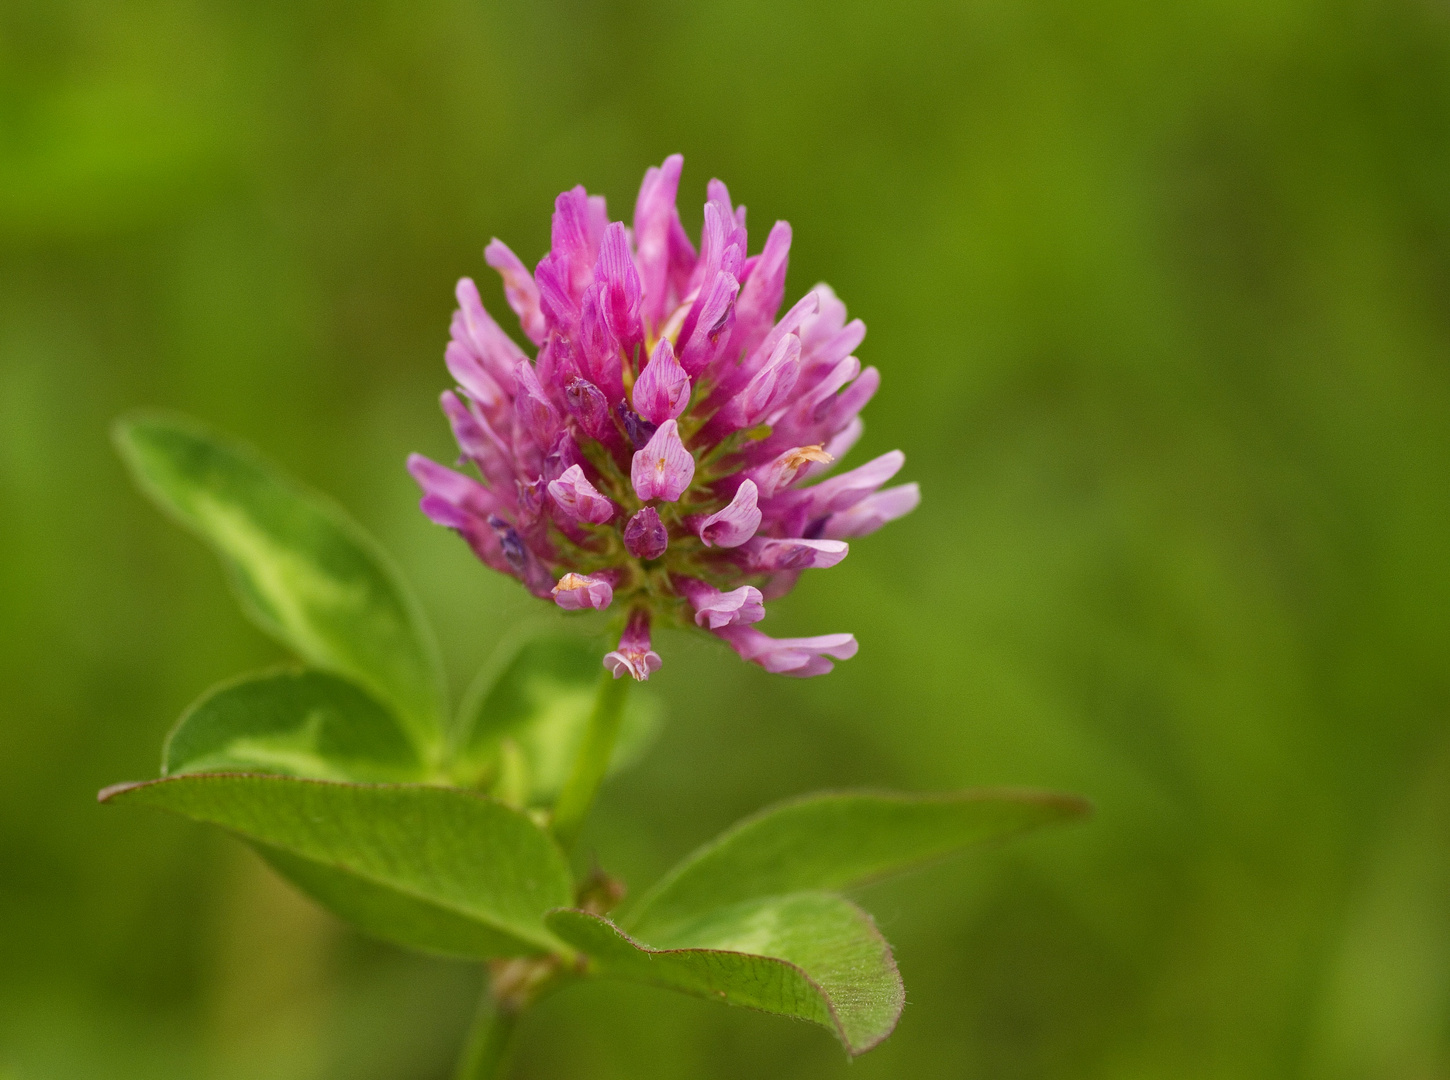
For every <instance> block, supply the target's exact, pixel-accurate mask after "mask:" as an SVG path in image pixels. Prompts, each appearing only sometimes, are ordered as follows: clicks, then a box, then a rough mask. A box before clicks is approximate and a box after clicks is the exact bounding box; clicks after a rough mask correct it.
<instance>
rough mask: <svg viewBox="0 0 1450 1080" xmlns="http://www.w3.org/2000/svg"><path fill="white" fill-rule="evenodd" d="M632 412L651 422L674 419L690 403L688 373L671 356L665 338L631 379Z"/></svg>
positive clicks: (668, 343)
mask: <svg viewBox="0 0 1450 1080" xmlns="http://www.w3.org/2000/svg"><path fill="white" fill-rule="evenodd" d="M631 400H632V401H633V402H634V411H635V412H637V413H639V415H640V416H642V417H644V418H645V419H646V420H648V421H649V422H650V423H651V424H663V423H664V422H665V421H666V420H676V419H678V418H679V416H680V414H681V413H682V412H684V411H685V407H686V406H687V405H689V404H690V376H689V375H687V374H686V373H685V369H684V368H682V367H681V366H680V362H679V361H678V360H676V359H675V350H674V349H673V348H672V347H671V345H670V340H669V338H660V342H659V344H658V345H656V346H655V351H654V355H653V356H651V357H650V361H649V363H648V364H646V365H645V368H644V370H643V371H641V372H640V373H639V378H638V379H636V380H635V382H634V392H633V395H632V398H631Z"/></svg>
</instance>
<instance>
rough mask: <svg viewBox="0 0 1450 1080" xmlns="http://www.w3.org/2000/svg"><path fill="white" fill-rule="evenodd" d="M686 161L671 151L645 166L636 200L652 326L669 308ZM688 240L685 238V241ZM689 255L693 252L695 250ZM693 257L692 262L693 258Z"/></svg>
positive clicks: (647, 311)
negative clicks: (677, 205)
mask: <svg viewBox="0 0 1450 1080" xmlns="http://www.w3.org/2000/svg"><path fill="white" fill-rule="evenodd" d="M684 164H685V159H684V158H683V157H681V156H680V155H679V154H671V155H670V156H669V157H667V158H665V162H664V164H663V165H662V166H660V167H659V168H658V169H656V168H654V167H651V168H649V169H648V170H646V171H645V174H644V183H642V184H641V185H640V188H639V199H638V200H637V201H636V202H635V204H634V243H635V249H636V262H637V263H638V265H639V274H640V279H641V283H642V286H643V290H644V305H643V314H644V317H645V319H646V320H648V322H649V323H650V325H652V326H658V325H659V324H660V322H661V321H663V319H664V318H665V316H666V315H667V314H669V310H670V308H669V301H670V296H669V293H670V289H669V284H670V281H669V278H670V262H671V258H670V256H671V247H672V246H673V245H672V241H675V238H674V232H675V230H676V229H678V228H679V212H678V211H677V210H676V209H675V195H676V193H677V192H678V190H679V187H680V170H681V169H682V168H683V167H684ZM688 243H689V241H688V240H686V241H685V244H688ZM690 255H691V256H693V255H694V252H693V250H692V251H691V252H690ZM690 261H691V262H692V263H693V261H694V260H693V258H691V260H690Z"/></svg>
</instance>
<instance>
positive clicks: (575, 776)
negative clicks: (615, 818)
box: [554, 671, 630, 851]
mask: <svg viewBox="0 0 1450 1080" xmlns="http://www.w3.org/2000/svg"><path fill="white" fill-rule="evenodd" d="M629 682H630V680H629V679H616V678H614V677H613V676H612V675H611V674H610V673H609V672H608V671H605V672H603V673H602V674H601V675H600V681H599V689H598V691H597V692H596V694H595V696H594V709H593V710H592V711H591V712H590V714H589V726H588V727H587V728H586V729H585V731H584V740H583V742H581V743H580V744H579V753H578V755H577V756H576V757H575V758H574V768H573V770H572V771H571V772H570V773H569V779H568V780H567V781H565V783H564V790H563V791H562V792H560V794H559V801H558V802H557V803H555V804H554V837H555V839H557V840H558V841H559V843H560V845H561V846H562V847H563V848H564V849H565V850H566V851H567V850H568V849H569V848H570V847H572V846H573V844H574V841H575V840H577V839H578V837H579V830H580V829H581V828H583V826H584V821H585V819H586V818H587V817H588V816H589V808H590V807H591V806H593V805H594V796H595V795H597V794H598V793H599V785H600V784H602V783H603V782H604V775H605V773H607V772H608V771H609V762H610V759H611V758H612V757H613V756H614V744H615V741H616V740H617V739H618V738H619V726H620V723H621V722H622V721H623V719H624V700H625V698H626V697H627V696H628V692H629Z"/></svg>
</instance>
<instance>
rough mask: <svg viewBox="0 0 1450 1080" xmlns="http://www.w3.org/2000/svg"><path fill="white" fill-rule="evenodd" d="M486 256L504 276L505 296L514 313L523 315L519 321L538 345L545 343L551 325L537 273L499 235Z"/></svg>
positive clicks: (488, 248)
mask: <svg viewBox="0 0 1450 1080" xmlns="http://www.w3.org/2000/svg"><path fill="white" fill-rule="evenodd" d="M483 260H484V262H486V263H488V265H489V266H491V267H493V268H494V269H495V270H497V271H498V273H499V276H500V277H502V278H503V294H504V297H505V298H506V299H507V300H508V303H509V307H511V308H513V309H514V314H516V315H517V316H518V317H519V325H520V326H522V327H523V329H524V333H525V334H526V335H527V336H528V339H529V340H530V341H532V342H533V343H534V344H535V345H542V344H543V343H544V335H545V334H546V333H547V332H548V325H547V323H545V321H544V313H543V311H542V310H540V308H539V286H538V285H537V284H535V283H534V275H533V274H531V273H529V269H528V267H526V266H525V265H524V264H523V263H522V262H520V261H519V257H518V256H517V255H515V254H514V253H513V252H512V251H510V250H509V248H508V245H507V244H505V243H504V242H503V241H502V240H500V239H498V238H497V237H494V239H493V240H491V241H489V245H488V247H486V248H484V249H483Z"/></svg>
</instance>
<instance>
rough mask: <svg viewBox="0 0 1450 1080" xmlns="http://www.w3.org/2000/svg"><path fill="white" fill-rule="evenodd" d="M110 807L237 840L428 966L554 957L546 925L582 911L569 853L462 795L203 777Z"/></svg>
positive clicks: (128, 788) (106, 797)
mask: <svg viewBox="0 0 1450 1080" xmlns="http://www.w3.org/2000/svg"><path fill="white" fill-rule="evenodd" d="M101 800H102V801H104V802H118V803H135V804H139V805H146V806H158V807H161V808H163V809H166V810H171V811H173V812H175V813H178V814H182V815H184V816H186V817H189V818H192V819H194V820H196V821H205V822H210V823H211V824H214V825H220V826H222V827H223V828H226V829H229V830H231V831H232V832H234V833H236V834H237V835H239V836H241V837H243V838H244V839H246V840H248V841H251V842H252V843H253V844H255V845H256V846H257V847H258V849H259V850H260V851H261V852H262V853H263V855H265V856H266V857H267V858H268V859H269V860H270V861H271V862H272V864H273V865H274V866H276V867H277V869H278V870H279V871H280V872H281V873H282V874H284V875H285V876H286V877H288V878H290V879H291V880H292V881H293V882H295V883H296V884H297V885H298V886H300V887H301V888H302V889H303V890H304V891H305V892H307V893H309V894H311V895H312V896H313V897H314V898H315V899H317V900H318V901H319V902H320V903H322V904H323V905H324V906H326V907H328V908H330V909H331V910H332V911H334V912H336V913H337V914H338V915H340V916H341V917H342V918H344V919H346V920H348V921H350V922H352V923H354V924H356V925H357V926H358V927H359V928H360V929H362V930H364V931H365V932H367V933H369V934H372V935H374V936H376V937H380V938H383V939H385V940H388V941H392V942H396V943H397V944H399V945H407V946H410V947H412V948H416V949H423V950H426V951H429V952H439V953H445V954H449V955H453V956H464V957H472V958H486V957H492V956H516V955H524V954H532V953H538V952H545V951H549V950H552V949H557V948H558V947H559V946H558V942H557V941H556V940H555V939H554V938H553V937H552V936H551V935H550V934H549V932H548V931H547V930H546V929H545V928H544V925H543V916H544V914H545V913H546V912H547V911H549V909H551V908H556V907H559V906H561V905H563V904H568V903H570V902H571V900H572V897H573V889H572V886H571V883H570V878H569V868H568V866H567V865H566V864H565V861H564V856H563V853H562V852H560V851H559V849H558V847H557V846H556V845H555V844H554V842H553V841H552V840H551V839H550V838H549V837H548V835H547V834H545V833H544V831H543V830H542V829H540V828H539V827H538V826H537V825H535V824H534V823H533V822H532V821H531V820H529V818H528V817H527V816H526V815H524V814H522V813H520V812H518V811H516V810H511V809H509V808H508V807H506V806H503V805H502V804H500V803H498V802H495V801H494V800H492V799H489V798H486V797H485V796H482V795H478V794H475V793H473V792H468V791H460V790H458V789H456V788H441V787H425V786H420V785H412V784H396V785H364V784H338V783H330V782H327V781H322V780H300V779H295V778H292V777H285V776H247V775H239V774H217V773H202V774H195V775H188V776H178V777H173V778H170V779H165V780H153V781H150V782H148V783H143V784H123V785H120V786H118V787H115V788H110V789H108V790H106V791H103V792H101Z"/></svg>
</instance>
